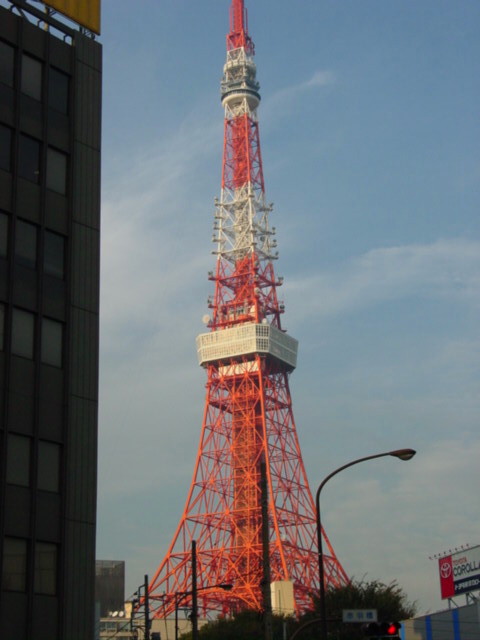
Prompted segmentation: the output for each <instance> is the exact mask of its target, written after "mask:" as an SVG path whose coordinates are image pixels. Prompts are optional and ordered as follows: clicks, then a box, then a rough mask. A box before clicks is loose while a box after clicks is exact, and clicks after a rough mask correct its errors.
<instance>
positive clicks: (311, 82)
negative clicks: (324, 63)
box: [262, 69, 336, 127]
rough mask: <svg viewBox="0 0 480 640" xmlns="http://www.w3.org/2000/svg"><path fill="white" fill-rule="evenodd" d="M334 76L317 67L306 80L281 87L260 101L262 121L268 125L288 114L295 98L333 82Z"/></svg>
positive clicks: (297, 98)
mask: <svg viewBox="0 0 480 640" xmlns="http://www.w3.org/2000/svg"><path fill="white" fill-rule="evenodd" d="M335 82H336V76H335V74H334V73H333V71H330V70H326V69H319V70H317V71H315V72H314V73H313V74H312V76H311V77H310V78H308V80H304V81H302V82H299V83H296V84H292V85H289V86H286V87H282V88H281V89H279V90H278V91H276V92H275V93H274V94H272V95H270V96H268V97H267V98H266V99H265V100H264V101H263V102H262V121H264V122H265V123H266V126H267V127H270V126H271V125H272V124H274V123H275V122H276V121H277V120H278V119H280V118H282V117H284V116H287V115H289V114H290V112H291V110H292V108H293V107H294V104H295V102H296V101H297V100H300V99H301V98H303V97H304V94H305V93H306V92H311V91H314V90H315V89H319V88H322V87H326V86H328V85H331V84H334V83H335Z"/></svg>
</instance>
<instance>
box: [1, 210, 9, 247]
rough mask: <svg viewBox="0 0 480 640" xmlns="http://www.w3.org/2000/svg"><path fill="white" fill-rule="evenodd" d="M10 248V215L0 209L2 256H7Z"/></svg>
mask: <svg viewBox="0 0 480 640" xmlns="http://www.w3.org/2000/svg"><path fill="white" fill-rule="evenodd" d="M7 250H8V216H7V214H6V213H2V212H1V211H0V258H6V257H7Z"/></svg>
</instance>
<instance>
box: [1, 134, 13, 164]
mask: <svg viewBox="0 0 480 640" xmlns="http://www.w3.org/2000/svg"><path fill="white" fill-rule="evenodd" d="M0 169H3V170H4V171H11V170H12V130H11V129H10V127H6V126H5V125H3V124H0Z"/></svg>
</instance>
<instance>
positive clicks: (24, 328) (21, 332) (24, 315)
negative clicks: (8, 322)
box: [12, 309, 35, 359]
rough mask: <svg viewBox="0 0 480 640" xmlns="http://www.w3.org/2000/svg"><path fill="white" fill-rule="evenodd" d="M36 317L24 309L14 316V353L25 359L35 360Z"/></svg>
mask: <svg viewBox="0 0 480 640" xmlns="http://www.w3.org/2000/svg"><path fill="white" fill-rule="evenodd" d="M34 329H35V316H34V315H33V313H29V312H28V311H22V309H14V310H13V314H12V353H13V354H15V355H17V356H23V357H24V358H30V359H32V358H33V345H34Z"/></svg>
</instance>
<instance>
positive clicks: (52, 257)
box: [43, 231, 65, 278]
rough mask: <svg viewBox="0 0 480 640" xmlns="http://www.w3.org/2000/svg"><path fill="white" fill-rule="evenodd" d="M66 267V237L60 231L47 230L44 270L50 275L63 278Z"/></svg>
mask: <svg viewBox="0 0 480 640" xmlns="http://www.w3.org/2000/svg"><path fill="white" fill-rule="evenodd" d="M64 267H65V238H64V237H63V236H59V235H58V233H52V232H51V231H45V244H44V248H43V270H44V272H45V273H47V274H48V275H49V276H55V277H56V278H63V274H64Z"/></svg>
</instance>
